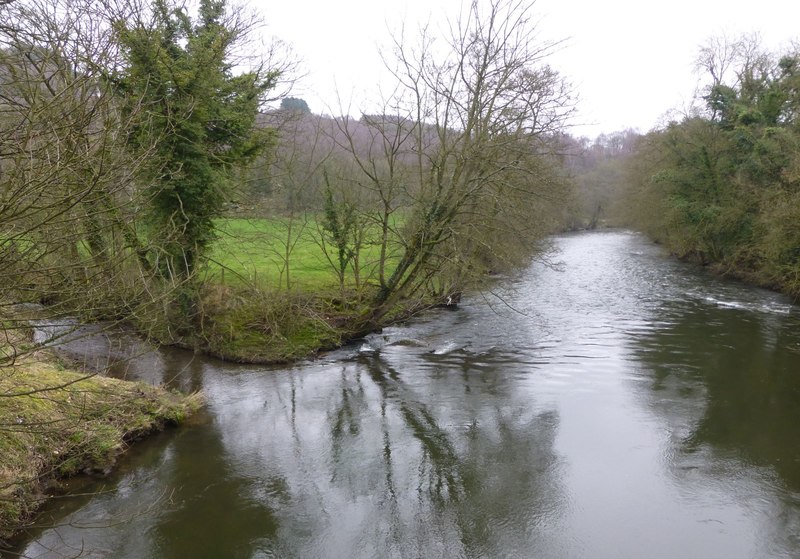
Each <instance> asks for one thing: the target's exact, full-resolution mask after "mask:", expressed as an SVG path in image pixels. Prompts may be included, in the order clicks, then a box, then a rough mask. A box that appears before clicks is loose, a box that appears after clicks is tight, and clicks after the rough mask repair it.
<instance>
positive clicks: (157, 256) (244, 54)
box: [0, 0, 573, 360]
mask: <svg viewBox="0 0 800 559" xmlns="http://www.w3.org/2000/svg"><path fill="white" fill-rule="evenodd" d="M2 9H3V11H4V17H3V20H2V21H3V22H4V23H3V25H2V28H0V42H1V43H2V44H0V79H2V96H1V97H0V146H2V148H1V149H0V169H1V170H2V173H1V174H0V261H2V266H1V267H0V276H1V277H0V286H1V287H0V301H2V302H3V304H4V305H6V306H8V305H11V304H13V303H18V302H21V301H31V302H37V303H43V304H45V305H46V308H47V309H48V312H49V313H50V314H52V315H53V316H58V315H72V316H81V317H82V318H83V319H84V320H109V319H112V320H120V321H124V322H126V323H128V324H131V325H133V326H134V327H135V328H136V329H137V330H139V331H140V332H141V333H143V334H145V335H147V336H148V337H149V338H151V339H152V340H154V341H157V342H165V343H178V344H182V345H188V346H193V347H197V348H201V349H205V350H207V351H210V352H212V353H216V354H218V355H222V356H224V357H228V358H234V359H256V360H269V359H282V358H291V357H296V356H298V355H303V354H307V353H308V352H309V351H312V350H314V349H316V348H318V347H321V346H327V345H336V344H338V343H341V342H342V341H343V340H345V339H348V338H350V337H353V336H358V335H360V334H363V333H365V332H367V331H370V330H372V329H374V328H376V327H379V326H380V325H382V324H384V323H386V322H387V321H392V320H397V319H398V318H402V317H404V316H408V315H409V314H411V313H413V312H416V311H418V310H420V309H423V308H427V307H430V306H431V305H436V304H443V303H453V302H455V301H457V300H458V299H459V298H460V296H461V293H462V292H463V291H464V290H466V289H470V288H474V287H476V286H478V285H480V284H481V283H482V282H483V281H484V280H485V278H486V277H487V275H491V274H496V273H501V272H507V271H509V270H512V269H514V268H515V267H517V266H519V265H520V264H521V263H524V262H525V261H527V259H529V258H530V257H531V256H532V255H533V254H535V253H536V252H537V250H539V249H540V243H541V242H542V240H543V239H544V238H545V236H546V235H547V234H548V233H549V232H551V231H553V230H554V229H556V228H557V227H558V223H559V219H560V218H561V213H560V212H561V209H560V208H561V207H563V205H564V200H565V199H566V193H567V192H568V181H567V177H566V175H565V173H564V171H563V168H562V165H561V161H562V150H561V142H560V138H561V131H562V129H563V126H564V125H565V123H566V120H567V118H568V116H569V115H570V113H571V111H572V110H573V106H572V98H571V92H570V91H569V89H568V87H567V85H566V84H565V83H564V81H563V80H562V78H561V77H560V76H559V75H558V73H557V72H556V71H554V70H553V69H551V68H550V67H549V66H548V65H547V63H546V62H547V55H548V54H549V52H550V51H551V49H552V45H550V44H543V43H540V42H537V41H536V40H534V38H533V35H532V34H533V33H534V30H535V26H534V25H533V23H532V20H531V14H530V13H529V12H528V8H527V7H526V6H525V5H524V3H520V2H513V1H505V0H503V1H500V2H496V3H488V4H486V5H484V4H483V3H478V2H475V3H473V4H472V5H471V6H470V8H469V9H468V10H466V11H464V12H463V13H462V15H461V16H459V19H457V20H454V21H453V22H452V23H453V25H452V28H451V35H450V36H449V37H435V36H432V35H430V33H429V31H428V30H426V29H422V30H420V32H419V35H418V36H417V37H416V38H414V39H413V40H411V39H406V38H403V39H402V40H401V39H398V40H397V41H396V42H395V44H394V48H393V52H391V53H387V59H388V58H389V57H391V63H390V64H391V69H392V72H393V73H394V76H395V78H396V80H397V87H396V89H395V90H394V91H393V92H392V94H391V95H389V96H387V97H386V98H385V99H383V109H382V110H381V111H380V112H379V113H378V114H370V115H358V116H351V115H344V116H320V115H312V114H310V113H309V112H308V110H307V108H308V107H307V105H306V104H305V102H304V101H302V100H301V99H295V98H291V97H286V98H283V100H282V101H281V102H280V106H279V107H278V106H276V104H277V101H278V99H279V98H280V96H281V95H280V92H281V86H282V84H283V83H284V82H285V81H287V80H291V78H292V76H291V63H290V60H288V59H281V58H280V57H279V56H276V50H275V49H273V48H267V49H266V52H263V53H261V52H258V50H257V49H255V50H254V48H253V44H252V43H248V41H249V40H250V39H251V38H252V37H253V34H254V32H255V31H256V30H257V29H258V22H257V20H256V19H254V18H253V17H252V15H251V14H249V13H248V12H247V11H246V10H244V9H243V8H236V7H233V6H230V5H228V4H227V2H226V1H225V0H202V1H201V2H199V4H198V5H197V7H196V11H193V10H190V9H188V8H187V7H185V6H184V5H183V4H181V3H177V2H173V1H171V0H153V2H133V3H128V2H117V1H116V0H59V1H58V2H56V3H53V2H49V1H48V2H45V1H43V0H15V1H13V2H10V3H6V4H4V5H3V8H2ZM442 40H445V41H447V42H448V44H449V46H450V48H449V49H445V50H444V51H442V50H441V49H434V48H433V43H434V42H436V41H442ZM253 53H255V56H254V55H253ZM243 218H247V219H249V220H251V221H250V224H249V226H250V227H251V229H253V230H260V231H264V230H268V231H269V234H264V235H263V236H262V238H260V239H255V238H254V237H253V235H250V236H249V237H247V238H244V237H242V238H240V239H238V240H237V237H236V233H235V232H232V230H233V229H236V226H239V225H241V224H240V223H239V222H236V223H234V222H233V221H231V220H235V219H243ZM232 224H233V225H232ZM240 229H241V227H240ZM252 232H253V231H251V233H252ZM223 237H224V238H223ZM239 240H240V241H241V242H238V241H239ZM221 243H222V244H221ZM223 244H224V248H221V247H223ZM245 245H247V246H248V247H249V248H250V249H253V250H255V251H259V250H260V252H261V253H263V254H267V253H269V254H270V255H272V256H275V257H277V261H276V260H275V259H274V258H273V259H271V260H269V261H268V263H267V264H266V265H265V266H266V267H267V268H270V269H264V267H262V269H260V270H257V269H253V270H252V273H250V272H249V271H246V270H244V271H243V269H240V268H236V267H232V266H231V265H230V261H229V260H230V258H232V257H235V256H237V254H236V253H237V252H238V251H240V250H241V249H242V247H244V246H245ZM309 247H312V248H313V249H314V250H315V251H316V252H317V256H318V259H322V261H323V262H324V263H325V265H326V267H327V270H328V274H327V275H328V276H329V277H330V278H333V281H316V282H314V281H303V280H308V277H304V273H305V272H304V270H306V269H307V268H308V262H307V260H308V258H307V257H306V261H304V260H303V259H302V258H299V257H296V254H295V252H296V251H297V252H300V251H301V250H300V249H302V251H304V252H305V253H306V255H307V253H308V252H309V250H310V249H309ZM243 258H245V259H246V258H251V259H252V258H256V257H254V256H253V254H252V252H251V253H249V254H248V255H247V257H242V258H239V260H240V261H241V260H242V259H243ZM273 268H277V269H279V278H278V281H277V282H276V281H264V280H263V278H264V277H265V276H271V275H272V273H273V271H274V270H273ZM226 272H227V273H226ZM259 274H260V278H261V279H259ZM330 284H332V285H330ZM8 321H11V322H9V324H10V323H12V322H13V318H9V319H8ZM13 356H14V352H13V351H12V352H11V354H10V355H9V359H13Z"/></svg>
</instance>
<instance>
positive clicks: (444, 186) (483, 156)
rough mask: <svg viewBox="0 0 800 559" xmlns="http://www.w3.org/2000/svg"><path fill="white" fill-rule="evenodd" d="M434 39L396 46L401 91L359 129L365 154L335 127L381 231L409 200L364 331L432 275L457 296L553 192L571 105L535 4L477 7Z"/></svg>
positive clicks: (500, 2)
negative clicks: (378, 211) (379, 213)
mask: <svg viewBox="0 0 800 559" xmlns="http://www.w3.org/2000/svg"><path fill="white" fill-rule="evenodd" d="M436 35H437V34H436V33H434V32H433V30H432V29H430V28H423V29H422V31H421V36H420V41H419V43H416V44H415V45H412V44H409V43H408V42H407V41H406V39H405V37H403V36H400V37H398V38H396V40H395V43H394V53H393V54H394V66H393V68H392V71H393V74H394V76H395V78H396V79H397V82H398V84H399V85H398V88H397V90H396V91H395V92H394V94H393V95H392V96H391V97H390V98H389V99H388V100H387V101H386V102H385V107H386V114H385V115H384V116H383V117H381V118H372V119H369V120H368V121H367V125H368V126H369V127H370V129H372V130H374V131H375V133H374V136H373V137H374V140H375V142H374V143H373V144H372V145H373V148H372V149H370V150H368V151H367V152H366V153H364V152H359V150H358V149H357V148H356V145H355V142H352V141H350V140H349V139H350V138H352V137H353V131H352V130H353V129H352V127H351V125H350V123H349V122H348V121H347V120H345V121H344V122H343V124H342V127H341V128H342V130H343V131H345V134H344V135H345V137H346V138H348V142H347V144H346V146H345V147H347V148H348V149H349V151H350V153H351V155H352V156H353V157H354V159H355V161H356V162H357V164H358V167H359V168H360V169H361V171H362V173H363V174H364V175H365V176H366V177H367V178H368V181H367V182H369V183H371V185H372V190H373V191H374V192H376V193H377V195H378V198H379V199H381V200H382V201H383V202H384V204H385V208H387V211H386V212H384V218H383V221H382V225H383V227H384V228H386V229H388V227H389V222H388V220H387V219H386V215H387V214H388V209H391V208H392V205H393V203H394V201H396V200H400V199H404V200H406V201H407V203H408V205H407V208H406V209H405V211H404V217H403V227H402V230H400V231H399V233H400V235H399V238H398V239H397V240H396V243H398V245H399V246H400V253H399V255H398V257H397V258H396V259H395V261H394V262H393V268H392V271H391V273H387V274H385V276H384V275H382V276H381V281H380V287H379V289H378V291H377V293H376V295H375V297H374V298H373V300H372V309H373V310H372V312H371V313H370V315H369V316H368V317H366V318H365V321H364V326H365V327H366V328H369V327H371V326H373V325H374V324H376V323H377V322H379V321H380V319H381V318H382V317H383V316H384V315H385V314H386V313H387V312H388V311H389V310H390V309H391V308H392V307H393V306H394V305H395V304H396V303H397V302H398V301H400V300H401V299H404V298H408V297H411V296H414V295H415V294H418V293H420V291H421V290H423V289H428V288H430V286H431V281H432V279H433V278H437V280H438V281H439V282H441V281H442V280H443V278H444V277H445V276H447V279H446V280H445V283H449V284H450V285H448V286H444V287H442V288H441V289H442V291H443V292H442V295H450V296H451V297H452V296H457V295H458V292H460V290H461V288H462V287H463V284H464V283H465V282H467V280H468V276H469V275H471V274H472V273H473V272H476V273H477V272H478V268H482V270H481V271H483V272H485V271H486V269H487V266H486V265H482V264H489V265H490V266H497V265H499V262H498V258H499V259H503V258H511V257H513V256H515V253H518V251H519V248H518V247H519V246H525V245H527V248H530V244H531V243H533V242H535V241H536V239H538V238H540V237H541V235H542V234H543V232H544V231H546V229H547V228H546V224H545V223H544V220H545V215H546V212H545V211H543V208H544V207H545V206H547V205H548V204H550V203H551V202H553V201H554V200H555V199H556V198H558V196H559V194H560V189H559V174H558V172H557V171H556V170H555V166H554V162H553V160H552V158H551V155H552V152H553V150H552V146H551V140H553V138H554V137H555V135H556V133H557V132H558V131H559V130H560V129H561V127H562V126H563V124H564V123H565V120H566V119H567V118H568V117H569V115H570V114H571V112H572V105H571V97H570V91H569V89H568V87H567V85H566V84H565V82H564V81H563V80H562V79H561V78H560V77H559V76H558V74H557V73H556V72H555V71H553V70H552V69H551V68H550V67H548V66H547V65H546V64H545V60H546V58H547V55H548V54H549V53H550V52H551V51H552V49H553V47H554V44H552V43H547V42H541V41H539V40H538V39H537V37H536V28H535V25H534V23H533V20H532V17H531V4H530V3H529V2H524V1H520V0H494V1H492V2H488V3H483V2H480V3H479V2H477V1H474V2H472V3H471V4H469V5H467V6H466V7H465V8H464V10H463V12H462V14H461V15H460V16H459V17H458V18H457V19H456V20H455V21H453V22H451V24H450V25H449V27H448V29H447V34H446V38H445V41H444V44H443V45H442V44H440V40H439V39H438V37H437V36H436ZM387 115H389V117H390V118H387ZM379 159H380V161H381V165H380V166H379V165H378V164H377V161H378V160H379ZM400 162H402V163H403V173H398V172H397V169H398V168H399V167H398V163H400ZM398 179H399V180H398ZM400 191H402V195H401V194H399V192H400ZM386 229H385V230H386ZM514 240H516V241H518V242H517V243H514V242H512V241H514ZM513 245H516V247H514V248H513V249H512V246H513ZM491 260H494V262H493V263H491V262H490V261H491ZM481 261H484V262H483V263H482V262H481ZM448 291H450V292H451V293H447V292H448Z"/></svg>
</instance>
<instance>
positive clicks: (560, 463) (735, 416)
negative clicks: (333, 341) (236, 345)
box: [17, 231, 800, 559]
mask: <svg viewBox="0 0 800 559" xmlns="http://www.w3.org/2000/svg"><path fill="white" fill-rule="evenodd" d="M555 245H556V248H557V250H558V252H557V253H556V254H555V255H554V256H553V257H552V260H553V262H555V263H556V264H557V265H556V266H545V265H542V264H540V263H537V264H533V265H532V266H531V267H530V269H529V270H527V271H526V272H525V273H524V274H521V275H520V276H519V277H518V278H515V279H508V280H506V281H504V282H502V283H501V285H500V286H499V287H498V288H497V289H496V291H495V292H494V293H486V294H484V295H483V296H473V297H470V298H468V299H465V300H464V302H463V303H462V305H461V306H460V307H459V308H458V309H456V310H452V311H449V310H441V311H437V312H432V313H430V314H428V315H425V316H423V317H420V318H418V319H415V320H414V321H412V322H410V323H409V324H407V325H403V326H397V327H392V328H387V329H386V330H384V331H383V332H382V333H380V334H376V335H373V336H370V337H369V338H368V339H366V340H364V341H362V342H359V343H358V344H355V345H353V346H350V347H346V348H343V349H342V350H339V351H336V352H334V353H331V354H329V355H327V356H325V357H323V358H320V359H318V360H316V361H313V362H310V363H302V364H299V365H297V366H293V367H289V368H265V367H257V366H241V365H230V364H225V363H221V362H218V361H213V360H209V359H204V358H202V357H199V356H195V355H192V354H190V353H187V352H181V351H175V350H171V351H170V350H161V351H156V352H149V353H143V354H142V355H139V356H138V357H137V358H135V359H134V360H133V361H129V362H127V364H119V365H117V366H116V367H115V369H114V370H115V372H116V374H118V375H125V376H127V377H128V378H138V379H141V380H145V381H146V382H151V383H163V384H165V385H167V386H171V387H174V388H178V389H181V390H185V391H191V390H198V389H202V390H203V392H204V393H205V395H206V398H207V400H208V405H207V408H206V410H205V411H204V412H202V413H201V414H200V415H199V416H198V417H197V418H195V420H194V421H193V422H192V423H191V424H190V425H188V426H185V427H182V428H180V429H176V430H171V431H168V432H166V433H164V434H161V435H158V436H156V437H154V438H153V439H150V440H147V441H145V442H143V443H140V444H139V445H137V447H136V448H134V450H133V452H132V453H130V454H129V455H128V456H126V457H124V458H123V459H122V460H121V462H120V464H119V468H118V470H117V471H116V472H115V473H114V474H112V475H111V476H110V477H108V478H106V479H104V480H102V481H95V482H91V483H89V482H85V481H78V482H76V483H77V484H78V485H76V486H75V487H74V491H79V492H84V493H86V492H89V493H93V494H92V495H89V496H83V497H82V496H71V497H63V498H58V499H55V500H54V501H53V503H52V505H51V506H50V507H49V508H48V510H47V511H46V514H45V515H44V516H43V518H42V520H41V524H42V527H41V528H39V529H37V530H35V531H34V532H33V533H32V534H31V537H30V540H29V541H28V542H26V543H25V544H24V545H23V547H21V548H20V549H18V550H17V551H18V552H21V553H23V554H24V555H26V556H32V557H61V556H76V555H80V556H82V557H114V558H205V557H208V558H251V557H252V558H262V557H287V558H290V557H291V558H294V557H297V558H343V559H344V558H383V557H386V558H394V557H396V558H406V557H408V558H438V557H442V558H458V557H464V558H478V557H481V558H482V557H487V558H489V557H503V558H512V557H520V558H528V557H536V558H548V559H549V558H554V559H558V558H569V559H572V558H593V559H594V558H597V559H602V558H609V559H611V558H614V559H620V558H631V559H634V558H651V559H652V558H704V559H708V558H720V559H723V558H724V559H735V558H743V559H744V558H747V559H750V558H774V557H786V558H790V557H792V558H793V557H798V556H800V308H798V307H795V306H792V305H791V304H790V303H789V301H788V300H786V299H785V298H783V297H782V296H780V295H776V294H774V293H771V292H767V291H762V290H757V289H753V288H750V287H746V286H743V285H741V284H738V283H734V282H727V281H723V280H719V279H716V278H714V277H712V276H710V275H708V274H707V273H705V272H704V271H703V270H701V269H698V268H696V267H693V266H691V265H687V264H683V263H680V262H676V261H673V260H671V259H668V258H666V257H664V255H663V254H662V253H661V251H660V249H659V248H658V247H656V246H654V245H652V244H650V243H649V242H648V241H647V240H645V239H644V238H642V237H640V236H638V235H635V234H632V233H627V232H615V231H612V232H600V233H581V234H570V235H564V236H560V237H557V238H556V239H555ZM111 341H112V342H113V343H112V344H111V346H113V347H111V349H112V352H111V353H112V356H111V358H112V360H113V359H114V358H117V357H119V356H120V353H123V354H126V355H127V356H128V357H130V356H131V354H134V353H136V351H138V349H137V348H139V349H140V346H138V345H137V344H136V343H135V342H133V341H132V340H129V339H125V338H122V341H121V339H120V338H119V337H117V338H114V339H113V340H111ZM81 344H83V345H81ZM73 346H74V347H72V350H73V351H80V352H85V353H87V355H89V358H93V359H97V358H100V359H105V358H106V357H105V351H104V350H103V348H104V347H105V342H101V341H98V338H97V337H94V338H88V339H87V340H83V341H82V342H76V344H73Z"/></svg>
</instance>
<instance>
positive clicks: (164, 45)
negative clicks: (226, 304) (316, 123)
mask: <svg viewBox="0 0 800 559" xmlns="http://www.w3.org/2000/svg"><path fill="white" fill-rule="evenodd" d="M169 1H170V0H155V2H154V3H153V24H152V25H145V24H143V23H141V22H136V23H129V22H119V23H118V25H117V34H118V39H119V42H120V45H121V46H122V47H123V52H124V53H125V57H126V65H125V66H124V68H123V69H122V70H121V71H120V72H119V74H118V75H117V76H115V77H114V81H115V83H116V85H117V86H118V91H119V93H120V95H122V96H123V98H124V99H126V100H128V101H129V103H135V104H136V105H135V106H131V105H130V104H129V105H128V106H127V110H128V111H129V112H133V111H134V109H138V107H139V106H140V105H141V106H143V107H144V111H140V112H139V113H138V115H139V116H137V117H136V119H135V126H134V127H133V130H132V131H131V134H130V144H131V146H132V148H133V149H134V150H136V149H141V148H144V147H146V146H150V145H151V143H152V141H153V140H154V139H155V140H156V142H155V146H156V148H155V153H152V155H151V157H150V159H149V160H150V177H151V186H150V188H149V190H150V192H149V200H150V207H149V221H150V223H151V225H152V231H151V235H150V236H151V238H153V239H156V240H157V241H158V245H159V249H160V251H161V254H157V255H155V256H154V257H153V259H154V261H155V262H156V263H157V264H158V266H159V269H160V270H161V271H162V273H163V274H164V275H165V276H168V277H179V278H186V277H189V276H191V274H192V272H193V271H194V269H195V266H196V264H197V261H198V258H199V257H200V256H202V255H203V254H204V253H205V251H206V249H207V248H208V246H209V244H210V243H211V241H212V240H213V239H214V221H213V220H214V219H215V218H216V217H219V216H220V215H221V214H222V211H223V209H224V204H225V202H226V201H227V200H228V199H229V198H230V187H229V182H228V181H229V177H230V173H231V171H232V170H233V169H234V168H235V167H236V166H239V165H242V164H244V163H247V162H249V161H251V160H252V159H253V158H255V157H256V156H257V155H258V154H259V153H261V152H262V151H263V150H264V149H265V148H266V147H267V146H268V145H269V144H270V142H271V140H272V134H271V132H270V131H269V130H267V129H263V128H256V126H255V124H256V116H257V114H258V110H259V106H260V105H261V103H262V102H263V101H264V96H265V94H266V93H267V92H268V91H269V90H270V89H271V88H273V87H274V85H275V80H276V79H277V77H278V76H277V73H275V72H269V71H267V72H263V71H261V70H258V71H254V72H246V73H241V74H234V69H233V66H232V63H231V61H230V54H231V50H232V48H234V47H235V45H236V43H237V41H238V40H239V39H241V32H242V30H241V29H239V28H238V27H237V26H236V23H235V21H231V19H230V17H229V15H228V14H227V13H226V3H225V0H202V1H201V2H200V6H199V13H198V15H197V18H196V20H194V21H193V20H192V18H191V17H190V16H189V15H188V14H187V12H186V9H185V8H184V7H182V6H179V5H173V4H171V3H168V2H169Z"/></svg>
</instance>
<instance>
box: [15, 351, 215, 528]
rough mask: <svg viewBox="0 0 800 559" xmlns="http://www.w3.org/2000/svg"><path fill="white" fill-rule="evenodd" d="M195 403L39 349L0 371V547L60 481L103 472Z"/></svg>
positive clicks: (197, 398) (196, 397) (198, 401)
mask: <svg viewBox="0 0 800 559" xmlns="http://www.w3.org/2000/svg"><path fill="white" fill-rule="evenodd" d="M13 342H14V343H17V342H19V340H14V341H13ZM5 347H8V346H5ZM200 405H201V397H200V396H199V395H192V396H182V395H178V394H174V393H170V392H167V391H165V390H162V389H159V388H154V387H151V386H147V385H144V384H140V383H133V382H127V381H122V380H116V379H111V378H105V377H101V376H99V375H95V374H92V373H86V372H80V371H76V370H71V369H70V368H69V367H68V366H66V365H64V364H63V363H61V362H60V361H59V359H58V358H56V357H55V356H53V355H50V354H46V353H43V352H37V353H35V354H33V355H28V356H26V357H24V358H22V359H20V360H17V362H15V363H14V364H13V365H9V366H5V367H2V368H0V542H2V540H3V539H7V538H9V537H10V536H11V535H12V534H13V533H14V532H16V531H18V530H19V529H21V528H24V526H25V522H26V521H28V520H30V519H31V518H32V515H33V513H34V512H35V511H36V509H37V508H38V507H39V506H40V505H41V504H42V503H43V502H44V500H45V499H46V498H47V497H46V493H47V491H48V490H51V489H53V488H54V487H57V484H58V480H59V479H60V478H64V477H68V476H70V475H74V474H76V473H80V472H92V473H94V472H101V473H102V472H107V471H108V470H109V469H110V468H111V466H112V465H113V464H114V461H115V459H116V457H117V456H118V455H119V454H120V453H121V452H123V451H124V450H126V449H127V447H128V445H129V444H130V443H131V442H132V441H134V440H136V439H138V438H140V437H142V436H144V435H146V434H148V433H150V432H152V431H155V430H159V429H162V428H163V427H165V426H166V425H171V424H177V423H180V422H181V421H182V420H183V419H184V418H185V417H186V416H187V415H188V414H190V413H191V412H193V411H195V410H196V409H197V408H198V407H199V406H200Z"/></svg>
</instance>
